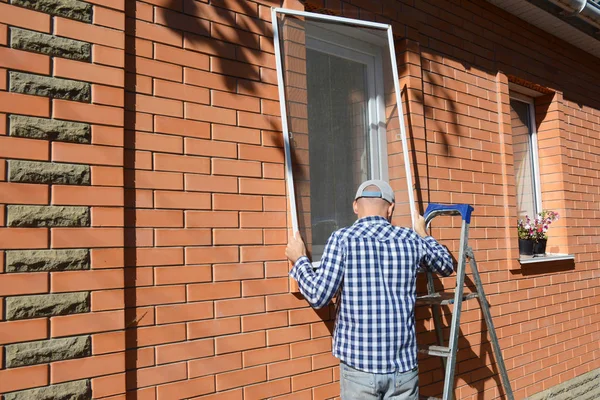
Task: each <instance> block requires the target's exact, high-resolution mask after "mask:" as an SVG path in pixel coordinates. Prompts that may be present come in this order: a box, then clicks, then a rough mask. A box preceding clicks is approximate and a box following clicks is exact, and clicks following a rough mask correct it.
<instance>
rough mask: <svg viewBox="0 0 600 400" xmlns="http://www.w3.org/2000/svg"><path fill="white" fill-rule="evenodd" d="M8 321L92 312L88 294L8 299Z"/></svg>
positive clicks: (61, 294)
mask: <svg viewBox="0 0 600 400" xmlns="http://www.w3.org/2000/svg"><path fill="white" fill-rule="evenodd" d="M5 301H6V304H5V309H6V319H7V320H14V319H24V318H39V317H51V316H54V315H66V314H78V313H84V312H89V311H90V294H89V293H88V292H77V293H59V294H40V295H35V296H16V297H7V298H6V300H5Z"/></svg>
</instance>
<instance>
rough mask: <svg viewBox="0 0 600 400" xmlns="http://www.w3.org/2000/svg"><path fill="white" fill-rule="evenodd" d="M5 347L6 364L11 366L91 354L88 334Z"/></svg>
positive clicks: (90, 341) (90, 342)
mask: <svg viewBox="0 0 600 400" xmlns="http://www.w3.org/2000/svg"><path fill="white" fill-rule="evenodd" d="M5 349H6V350H5V351H6V366H7V367H8V368H13V367H22V366H24V365H34V364H42V363H48V362H52V361H59V360H69V359H71V358H79V357H87V356H91V355H92V340H91V338H90V336H77V337H68V338H64V339H50V340H40V341H37V342H26V343H18V344H11V345H8V346H6V347H5Z"/></svg>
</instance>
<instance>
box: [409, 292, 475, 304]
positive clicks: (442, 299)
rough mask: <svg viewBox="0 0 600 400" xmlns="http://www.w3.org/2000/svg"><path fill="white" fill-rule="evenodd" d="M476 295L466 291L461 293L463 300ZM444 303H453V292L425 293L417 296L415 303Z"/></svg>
mask: <svg viewBox="0 0 600 400" xmlns="http://www.w3.org/2000/svg"><path fill="white" fill-rule="evenodd" d="M477 296H478V294H477V293H466V294H464V295H463V301H465V300H469V299H474V298H476V297H477ZM436 304H437V305H446V304H454V293H453V292H440V293H433V294H426V295H424V296H419V297H417V305H436Z"/></svg>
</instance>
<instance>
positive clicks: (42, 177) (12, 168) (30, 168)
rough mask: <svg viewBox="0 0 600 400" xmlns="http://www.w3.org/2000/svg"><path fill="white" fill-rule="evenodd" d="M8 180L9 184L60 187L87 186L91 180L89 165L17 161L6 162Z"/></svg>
mask: <svg viewBox="0 0 600 400" xmlns="http://www.w3.org/2000/svg"><path fill="white" fill-rule="evenodd" d="M8 179H9V180H10V181H11V182H24V183H57V184H61V185H89V184H90V180H91V178H90V167H89V165H79V164H62V163H49V162H38V161H19V160H9V161H8Z"/></svg>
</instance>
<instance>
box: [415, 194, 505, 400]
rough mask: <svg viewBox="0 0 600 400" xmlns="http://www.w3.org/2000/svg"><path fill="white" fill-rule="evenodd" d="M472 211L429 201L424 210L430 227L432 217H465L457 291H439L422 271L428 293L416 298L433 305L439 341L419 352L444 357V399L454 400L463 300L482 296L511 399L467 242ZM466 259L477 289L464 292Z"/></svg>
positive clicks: (483, 308)
mask: <svg viewBox="0 0 600 400" xmlns="http://www.w3.org/2000/svg"><path fill="white" fill-rule="evenodd" d="M472 211H473V207H471V206H470V205H468V204H456V205H444V204H429V206H428V207H427V209H426V210H425V221H426V224H427V226H429V224H430V223H431V220H433V219H434V218H436V217H438V216H445V215H446V216H447V215H460V216H461V218H462V227H461V235H460V253H459V256H458V265H457V269H456V288H455V290H454V292H441V293H436V292H435V288H434V284H433V275H432V273H431V271H429V270H424V271H423V270H422V272H425V273H426V275H427V295H425V296H419V297H417V305H427V306H430V307H431V309H432V315H433V322H434V326H435V332H436V337H437V341H438V344H437V345H435V346H427V347H423V348H421V347H420V348H419V352H420V353H424V354H429V355H432V356H438V357H442V363H443V365H444V368H445V378H444V392H443V397H442V399H441V400H452V399H453V398H454V382H455V376H454V375H455V371H456V355H457V354H456V353H457V349H458V336H459V335H458V334H459V330H460V314H461V309H462V303H463V301H466V300H470V299H474V298H477V299H479V305H480V307H481V311H482V312H483V316H484V318H485V323H486V325H487V330H488V332H489V334H490V339H491V340H490V341H491V343H492V347H493V349H494V355H495V356H496V364H497V365H498V368H499V369H500V376H501V378H502V384H503V386H504V392H505V396H506V398H507V399H508V400H514V397H513V392H512V389H511V387H510V381H509V380H508V374H507V372H506V367H505V365H504V359H503V358H502V351H501V350H500V345H499V344H498V336H496V330H495V329H494V323H493V322H492V316H491V314H490V307H489V303H488V302H487V300H486V298H485V293H484V291H483V285H482V284H481V278H480V276H479V271H478V269H477V262H476V261H475V257H474V256H473V250H472V249H471V248H470V247H469V245H468V239H469V224H470V222H471V212H472ZM467 259H468V260H469V265H470V266H471V272H472V274H473V280H474V281H475V287H476V289H477V292H474V293H467V294H463V289H464V286H465V273H466V264H467ZM449 304H454V311H453V313H452V322H451V325H450V337H449V343H448V345H447V346H446V345H445V343H444V336H443V333H442V320H441V315H440V306H442V305H449ZM421 399H422V400H424V399H426V400H440V399H439V398H437V397H427V396H421Z"/></svg>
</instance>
